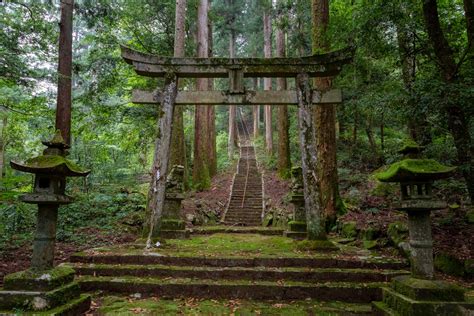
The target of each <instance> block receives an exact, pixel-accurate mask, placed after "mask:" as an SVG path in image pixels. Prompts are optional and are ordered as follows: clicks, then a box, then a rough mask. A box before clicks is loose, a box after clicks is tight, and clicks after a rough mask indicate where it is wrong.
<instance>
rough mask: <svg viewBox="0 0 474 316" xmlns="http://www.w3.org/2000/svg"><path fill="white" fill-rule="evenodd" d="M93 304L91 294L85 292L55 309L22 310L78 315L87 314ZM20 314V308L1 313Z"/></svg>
mask: <svg viewBox="0 0 474 316" xmlns="http://www.w3.org/2000/svg"><path fill="white" fill-rule="evenodd" d="M90 305H91V297H90V295H86V294H83V295H81V296H79V297H78V298H76V299H74V300H71V301H70V302H68V303H66V304H64V305H61V306H58V307H56V308H54V309H51V310H47V311H42V312H28V311H22V312H21V314H22V315H38V316H40V315H44V316H46V315H48V316H77V315H83V314H85V313H86V312H87V311H88V310H89V309H90ZM18 314H19V311H18V310H15V311H2V310H0V315H2V316H17V315H18Z"/></svg>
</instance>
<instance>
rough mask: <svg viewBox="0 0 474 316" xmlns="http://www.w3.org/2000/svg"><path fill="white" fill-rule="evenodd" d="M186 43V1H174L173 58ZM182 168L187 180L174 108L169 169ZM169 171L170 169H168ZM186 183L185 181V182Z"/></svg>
mask: <svg viewBox="0 0 474 316" xmlns="http://www.w3.org/2000/svg"><path fill="white" fill-rule="evenodd" d="M185 42H186V0H176V11H175V28H174V57H184V45H185ZM173 165H181V166H183V167H184V178H185V179H187V174H188V170H187V169H188V168H187V163H186V144H185V141H184V125H183V107H182V106H176V108H175V110H174V112H173V130H172V132H171V152H170V167H172V166H173ZM170 169H171V168H170ZM185 183H187V181H185Z"/></svg>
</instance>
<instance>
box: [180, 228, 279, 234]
mask: <svg viewBox="0 0 474 316" xmlns="http://www.w3.org/2000/svg"><path fill="white" fill-rule="evenodd" d="M283 231H284V230H283V229H282V228H273V227H246V226H242V227H235V226H233V227H229V226H202V227H196V228H192V229H189V232H190V233H191V235H211V234H218V233H231V234H259V235H265V236H282V235H283Z"/></svg>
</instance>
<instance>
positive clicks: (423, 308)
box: [383, 288, 474, 316]
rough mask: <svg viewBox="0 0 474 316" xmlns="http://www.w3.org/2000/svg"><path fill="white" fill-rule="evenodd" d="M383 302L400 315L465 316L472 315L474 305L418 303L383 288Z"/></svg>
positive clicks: (463, 302)
mask: <svg viewBox="0 0 474 316" xmlns="http://www.w3.org/2000/svg"><path fill="white" fill-rule="evenodd" d="M383 302H384V303H385V304H386V306H388V308H390V309H391V310H393V311H396V312H397V313H399V314H400V315H410V316H426V315H437V316H466V315H473V314H474V303H469V302H465V301H462V302H442V301H418V300H414V299H412V298H410V297H408V296H405V295H403V294H400V293H398V292H396V291H394V290H393V289H391V288H383ZM386 315H387V314H386ZM388 315H389V314H388Z"/></svg>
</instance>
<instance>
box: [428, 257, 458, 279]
mask: <svg viewBox="0 0 474 316" xmlns="http://www.w3.org/2000/svg"><path fill="white" fill-rule="evenodd" d="M434 266H435V268H436V269H438V270H439V271H442V272H444V273H446V274H450V275H454V276H464V263H463V262H461V261H459V260H458V259H456V258H455V257H453V256H450V255H448V254H444V253H440V254H437V255H436V256H435V259H434Z"/></svg>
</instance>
